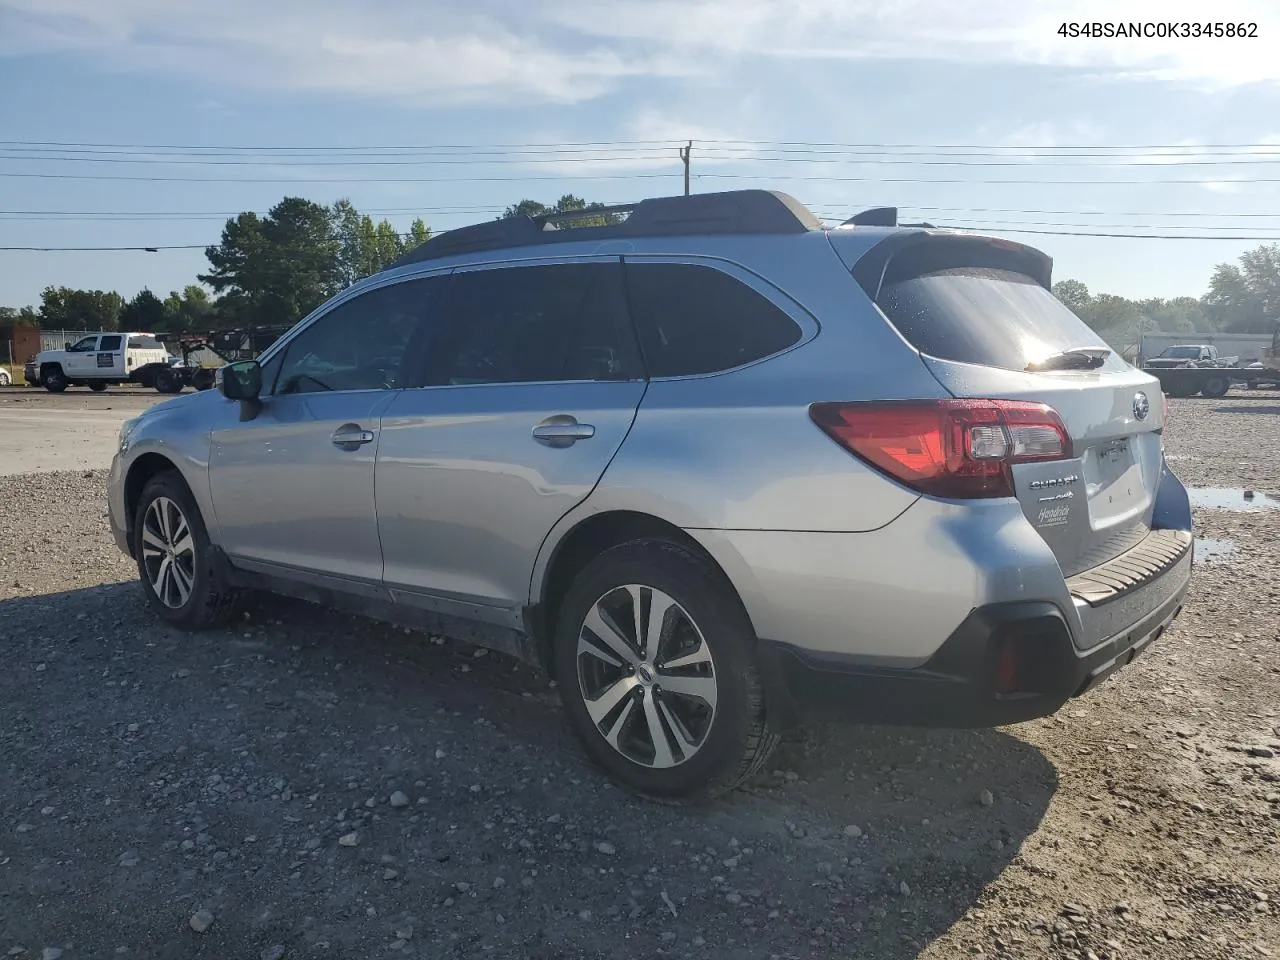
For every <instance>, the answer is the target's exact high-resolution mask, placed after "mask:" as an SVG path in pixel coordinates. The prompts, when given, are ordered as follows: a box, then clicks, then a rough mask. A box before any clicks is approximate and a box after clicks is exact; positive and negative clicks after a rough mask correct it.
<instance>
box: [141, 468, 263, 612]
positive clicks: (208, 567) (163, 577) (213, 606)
mask: <svg viewBox="0 0 1280 960" xmlns="http://www.w3.org/2000/svg"><path fill="white" fill-rule="evenodd" d="M133 553H134V556H135V557H136V558H137V563H138V577H139V579H140V580H141V582H142V593H143V596H144V597H145V598H146V601H147V605H148V606H149V607H151V609H152V610H154V611H155V612H156V613H157V614H159V615H160V616H161V617H163V618H164V619H165V620H167V621H169V623H171V624H173V625H174V626H175V627H181V628H183V629H184V630H204V629H207V628H209V627H216V626H218V625H220V624H222V623H225V622H226V621H227V620H228V619H229V618H230V617H231V616H232V615H233V614H234V613H235V612H236V607H237V605H238V603H239V600H240V596H241V594H240V591H239V590H237V589H236V588H235V587H233V586H232V585H231V583H230V582H229V580H228V570H227V566H226V563H225V562H224V561H221V559H220V556H219V555H218V552H217V551H216V550H215V549H214V547H213V544H212V542H211V541H210V540H209V532H208V530H207V529H206V528H205V525H204V519H203V518H202V517H201V516H200V509H199V508H198V507H197V506H196V503H195V500H194V499H193V498H192V496H191V491H190V490H188V489H187V485H186V483H185V482H184V481H183V479H182V477H181V475H179V474H178V473H177V472H176V471H174V470H167V471H165V472H164V473H160V474H157V475H156V476H154V477H152V478H151V479H150V480H149V481H148V482H147V485H146V486H145V487H143V489H142V496H141V497H139V498H138V509H137V512H136V513H135V514H134V519H133Z"/></svg>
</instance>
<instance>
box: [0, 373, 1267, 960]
mask: <svg viewBox="0 0 1280 960" xmlns="http://www.w3.org/2000/svg"><path fill="white" fill-rule="evenodd" d="M109 399H110V398H109V397H101V398H96V397H95V398H93V400H94V401H101V402H104V403H105V402H108V401H109ZM0 409H4V410H7V408H6V407H0ZM111 412H112V413H115V412H116V411H114V410H113V411H111ZM1168 443H1169V453H1170V455H1171V460H1172V461H1173V464H1174V466H1175V467H1176V468H1177V469H1178V470H1179V471H1180V473H1181V474H1182V475H1183V476H1184V478H1185V479H1186V480H1187V482H1188V483H1192V484H1196V485H1198V486H1222V487H1237V486H1241V485H1247V486H1248V487H1250V488H1251V489H1254V490H1256V491H1257V494H1256V495H1255V496H1254V497H1253V498H1252V499H1251V500H1246V499H1245V498H1244V496H1243V494H1242V493H1239V492H1227V493H1224V494H1221V495H1220V499H1221V500H1222V502H1225V503H1227V504H1228V505H1229V506H1230V507H1231V509H1224V508H1222V507H1215V508H1200V507H1197V509H1196V519H1197V523H1198V524H1199V527H1200V530H1199V532H1200V533H1201V534H1202V535H1203V536H1205V537H1209V538H1212V539H1213V540H1215V541H1219V543H1217V544H1216V546H1217V547H1218V548H1219V549H1220V551H1221V553H1220V554H1219V556H1218V557H1216V558H1215V559H1213V560H1210V561H1208V562H1205V563H1203V564H1202V565H1201V566H1200V567H1199V568H1198V572H1197V578H1196V582H1195V585H1194V587H1193V591H1192V594H1191V597H1190V601H1189V604H1188V606H1187V609H1186V610H1185V612H1184V614H1183V616H1182V617H1181V619H1180V620H1179V621H1178V623H1177V624H1176V626H1175V627H1174V629H1173V630H1172V631H1170V632H1169V633H1168V634H1167V635H1166V636H1165V637H1164V638H1163V639H1162V640H1161V641H1160V642H1159V643H1158V644H1156V645H1155V646H1154V647H1153V648H1152V650H1151V651H1150V652H1149V653H1147V654H1146V655H1144V656H1143V657H1141V658H1140V659H1139V660H1137V661H1136V662H1135V663H1134V664H1133V665H1132V666H1131V667H1130V668H1128V669H1127V670H1125V671H1123V672H1122V673H1120V674H1119V675H1117V676H1116V677H1115V678H1113V679H1112V680H1110V681H1108V682H1107V683H1106V684H1104V685H1103V686H1102V687H1101V688H1100V689H1099V690H1097V691H1096V692H1095V693H1093V694H1091V695H1089V696H1088V697H1086V698H1084V699H1082V700H1079V701H1076V702H1073V703H1072V704H1070V705H1069V706H1068V708H1067V709H1066V710H1065V711H1064V712H1062V713H1061V714H1060V715H1058V716H1056V717H1053V718H1049V719H1046V720H1042V721H1036V722H1033V723H1028V724H1024V725H1020V726H1017V727H1012V728H1006V729H1002V730H995V731H965V732H949V731H935V732H927V731H907V730H889V729H883V728H873V727H856V726H838V727H833V728H828V729H825V730H822V731H818V732H815V733H812V734H809V735H806V736H804V737H799V738H796V739H794V740H793V741H792V742H789V743H787V744H785V745H784V747H783V748H782V750H781V751H780V753H779V754H778V755H777V757H776V759H775V762H774V763H773V764H772V766H773V768H774V769H772V770H771V771H770V772H769V774H768V775H767V776H766V777H765V778H764V780H763V781H762V782H760V783H757V784H755V785H753V786H752V787H751V788H750V789H748V790H744V791H741V792H739V793H737V794H735V795H733V796H731V797H729V798H727V799H725V800H723V801H720V802H717V803H716V804H714V805H711V806H709V807H705V808H699V809H692V810H689V809H672V808H667V807H662V806H657V805H654V804H650V803H646V802H642V801H638V800H635V799H633V798H631V797H630V796H628V795H626V794H624V793H622V792H620V791H618V790H616V789H613V788H611V787H609V786H608V785H607V784H606V783H605V782H604V780H603V779H602V778H601V777H600V776H599V775H598V774H597V773H596V771H594V770H593V769H592V768H590V767H589V766H588V765H587V764H586V763H585V762H584V760H583V759H582V756H581V754H580V753H579V751H578V750H577V748H576V747H575V745H574V744H573V743H572V741H571V739H570V736H569V734H568V731H567V728H566V726H565V723H564V721H563V719H562V717H561V715H560V711H559V708H558V703H557V701H556V698H555V691H554V690H551V689H549V688H548V686H547V684H546V681H545V680H544V679H541V678H539V677H537V676H535V675H534V674H532V673H530V672H529V671H527V670H525V669H523V668H519V667H517V666H515V665H513V664H512V663H509V662H507V661H505V660H504V659H503V658H501V657H499V656H496V655H488V656H480V655H478V653H477V652H476V651H475V650H474V649H473V648H470V647H467V646H465V645H462V644H455V643H443V642H441V643H437V642H434V641H432V640H429V639H428V638H424V637H421V636H419V635H416V634H415V635H406V634H405V633H403V632H401V631H396V630H392V629H388V628H385V627H382V626H379V625H377V624H372V623H368V622H364V621H361V620H358V619H353V618H348V617H339V616H334V615H332V614H329V613H326V612H324V611H321V610H319V609H317V608H313V607H310V606H307V605H305V604H300V603H292V602H286V601H283V600H271V599H265V600H262V601H260V602H258V603H257V604H256V605H255V606H254V607H253V608H252V609H251V611H250V614H249V616H248V617H247V618H246V619H245V620H244V621H243V622H241V623H238V624H237V625H236V626H235V627H234V629H230V630H222V631H218V632H214V633H209V634H204V635H198V636H191V635H187V634H182V633H178V632H175V631H173V630H170V629H167V628H165V627H162V626H160V625H159V623H158V622H157V621H156V620H155V619H154V618H152V617H151V616H149V615H148V614H147V613H146V612H145V611H144V610H143V609H142V606H141V602H140V599H139V595H138V590H137V588H136V585H135V583H134V579H135V576H136V574H135V571H134V569H133V567H132V565H131V564H130V563H129V562H128V561H127V560H125V559H124V558H123V557H120V556H119V555H118V554H117V553H116V551H115V549H114V547H113V546H112V545H111V543H110V538H109V536H108V534H107V531H106V527H105V520H104V518H103V484H104V476H103V474H102V473H101V472H100V471H89V472H85V471H78V472H75V473H58V474H45V475H32V474H21V475H13V476H7V477H0V638H2V639H3V643H4V649H5V654H6V656H5V669H4V671H3V672H2V673H0V952H4V951H8V952H9V953H10V954H11V955H12V956H14V957H23V958H33V957H42V956H43V957H53V956H54V955H55V954H54V953H53V952H51V951H61V957H63V958H64V960H78V958H81V957H95V958H97V957H112V956H118V957H140V958H141V957H145V958H169V957H172V958H188V957H209V958H219V960H221V958H232V957H236V958H258V957H267V958H272V960H279V958H281V957H299V958H301V957H308V958H310V957H316V958H321V957H325V958H368V957H382V956H388V957H432V958H436V957H494V958H506V957H513V958H516V957H534V958H546V960H550V958H588V957H590V958H595V957H600V958H604V957H608V958H617V957H639V956H646V957H648V956H671V957H694V958H703V957H725V958H728V957H734V958H744V957H745V958H757V957H758V958H769V957H824V958H825V957H831V958H837V957H838V958H854V957H856V958H860V960H862V958H887V960H906V958H916V957H921V958H926V960H942V958H954V957H970V956H987V957H1025V958H1038V957H1054V958H1086V960H1088V958H1099V960H1101V958H1110V960H1127V958H1130V957H1150V958H1160V960H1186V958H1195V957H1205V958H1223V960H1227V958H1230V960H1239V958H1250V957H1266V956H1273V957H1280V918H1278V917H1277V915H1276V910H1277V909H1278V908H1277V906H1276V904H1277V901H1280V760H1277V759H1276V755H1278V754H1280V563H1277V548H1276V546H1275V545H1276V543H1277V542H1280V509H1270V506H1272V504H1271V501H1269V500H1268V499H1267V498H1266V497H1265V496H1263V494H1264V493H1266V492H1270V493H1273V494H1280V396H1277V395H1275V394H1261V393H1249V394H1243V393H1242V394H1238V395H1232V396H1230V397H1227V398H1224V399H1222V400H1216V401H1205V400H1187V401H1174V402H1173V421H1172V424H1171V427H1170V430H1169V438H1168ZM197 928H199V930H202V931H203V932H197Z"/></svg>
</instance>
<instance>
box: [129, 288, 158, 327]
mask: <svg viewBox="0 0 1280 960" xmlns="http://www.w3.org/2000/svg"><path fill="white" fill-rule="evenodd" d="M165 320H166V316H165V310H164V303H163V301H161V299H160V298H159V297H157V296H156V295H155V294H154V293H152V292H151V291H150V290H148V289H147V288H146V287H143V288H142V289H141V290H139V291H138V294H137V296H135V297H134V298H133V299H132V300H130V301H129V302H128V303H126V304H125V305H124V309H123V310H121V311H120V326H121V328H122V329H125V330H143V331H146V332H148V333H149V332H152V331H155V330H163V329H164V326H165Z"/></svg>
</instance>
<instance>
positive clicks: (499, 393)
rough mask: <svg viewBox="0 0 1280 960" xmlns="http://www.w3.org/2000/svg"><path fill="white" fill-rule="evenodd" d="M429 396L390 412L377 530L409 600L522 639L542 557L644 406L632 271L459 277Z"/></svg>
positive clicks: (430, 355) (426, 377)
mask: <svg viewBox="0 0 1280 960" xmlns="http://www.w3.org/2000/svg"><path fill="white" fill-rule="evenodd" d="M422 342H423V349H424V351H425V355H424V356H423V357H422V359H421V363H422V375H421V383H422V386H421V387H419V388H416V389H406V390H404V391H403V392H401V393H400V394H398V395H397V396H396V398H395V400H394V401H393V402H392V403H391V404H390V406H389V407H388V408H387V410H386V411H385V412H384V414H383V419H382V437H381V441H380V445H379V447H378V463H377V491H378V492H377V506H378V529H379V533H380V536H381V539H382V548H383V558H384V565H385V580H386V584H387V587H388V589H389V590H390V591H391V593H392V595H393V596H394V597H395V599H396V600H397V601H399V602H403V603H409V604H414V605H418V606H421V607H425V608H427V609H430V610H434V611H436V612H439V613H444V614H453V615H457V616H464V617H468V618H470V619H473V620H482V621H487V622H490V623H494V624H497V625H501V626H507V627H516V628H518V627H519V626H520V625H521V609H522V607H523V605H524V604H525V603H526V602H527V600H528V596H529V582H530V579H531V576H532V571H533V564H534V561H535V559H536V557H537V554H538V548H539V547H540V546H541V544H542V542H543V540H544V539H545V537H546V536H547V534H548V532H549V531H550V530H551V528H552V527H553V526H554V525H555V523H556V521H557V520H559V519H560V518H561V517H563V516H564V515H565V514H566V513H567V512H568V511H569V510H570V509H571V508H573V507H574V506H575V505H576V504H578V503H580V502H581V501H582V500H583V499H584V498H586V497H587V495H588V494H590V493H591V491H592V489H593V488H594V487H595V486H596V483H597V482H598V481H599V479H600V477H601V475H602V474H603V473H604V470H605V468H606V467H607V466H608V465H609V461H610V460H611V459H612V458H613V456H614V454H615V453H616V452H617V450H618V448H619V446H620V445H621V444H622V441H623V438H625V437H626V435H627V431H628V430H630V429H631V424H632V422H633V420H634V419H635V413H636V408H637V407H638V406H639V404H640V400H641V398H642V397H643V396H644V392H645V385H646V384H645V380H644V378H643V374H642V372H641V368H640V364H639V360H638V349H637V345H636V341H635V336H634V333H633V332H632V330H631V328H630V322H629V320H628V318H627V316H626V306H625V296H624V293H623V287H622V274H621V264H620V262H619V261H618V260H617V258H612V259H599V258H595V259H592V258H587V259H572V260H565V261H561V262H556V263H543V264H540V265H536V266H535V265H514V266H501V267H490V268H476V269H467V270H462V269H460V270H458V271H456V272H455V273H454V274H453V277H452V279H451V282H450V291H449V297H448V299H447V300H446V303H445V307H444V310H443V317H442V318H441V322H440V325H439V327H438V329H437V331H436V333H435V335H434V336H433V337H432V338H431V339H430V340H425V339H424V340H423V341H422Z"/></svg>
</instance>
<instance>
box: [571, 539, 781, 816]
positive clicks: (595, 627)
mask: <svg viewBox="0 0 1280 960" xmlns="http://www.w3.org/2000/svg"><path fill="white" fill-rule="evenodd" d="M554 644H555V649H554V656H555V670H556V677H557V680H558V685H559V689H560V695H561V699H562V700H563V701H564V705H565V709H566V711H567V712H568V715H569V722H570V725H571V726H572V728H573V731H574V733H575V734H576V735H577V736H578V738H579V739H580V740H581V741H582V744H583V746H584V747H585V749H586V751H587V753H588V754H589V755H590V756H591V758H592V759H593V760H595V761H596V763H598V764H599V765H600V766H601V767H603V768H604V770H605V772H606V773H608V774H609V775H610V776H611V777H612V778H613V779H615V780H617V781H618V782H620V783H621V784H623V785H624V786H626V787H628V788H630V789H632V790H634V791H636V792H638V793H641V794H644V795H645V796H649V797H654V798H657V799H662V800H668V801H690V800H697V799H702V798H706V797H712V796H716V795H718V794H721V793H725V792H727V791H728V790H731V789H733V788H734V787H736V786H737V785H738V784H740V783H742V782H743V781H744V780H746V779H747V778H749V777H750V776H752V775H753V774H755V773H756V772H757V771H758V770H759V769H760V767H761V766H763V765H764V762H765V761H766V760H767V759H768V756H769V754H770V753H771V752H772V750H773V748H774V747H775V746H776V745H777V737H776V736H775V735H773V734H771V733H770V732H769V731H768V729H767V727H766V725H765V717H764V696H763V692H762V689H761V684H760V679H759V674H758V670H757V666H756V660H755V653H754V646H755V636H754V633H753V631H752V628H751V624H750V622H749V621H748V619H747V616H746V613H745V612H744V611H743V609H742V606H741V604H740V603H739V601H738V599H737V597H736V596H735V595H734V593H733V591H732V589H731V588H730V587H729V585H728V584H727V583H726V582H725V581H724V579H723V577H722V576H721V575H720V574H719V573H718V571H716V570H714V569H713V568H712V567H711V566H710V565H709V564H708V563H706V562H705V561H704V560H702V559H701V558H700V557H698V556H697V555H696V554H695V553H693V552H692V551H690V550H688V549H686V548H685V547H683V546H679V545H677V544H675V543H671V542H667V541H663V540H640V541H633V542H630V543H624V544H622V545H620V546H617V547H613V548H612V549H609V550H606V551H605V552H604V553H602V554H600V555H599V556H598V557H596V558H595V559H594V560H592V561H591V562H590V563H589V564H587V566H586V568H585V569H584V570H583V571H582V572H581V573H580V574H579V575H578V576H577V578H576V579H575V580H574V582H573V585H572V586H571V587H570V588H569V592H568V594H567V595H566V596H565V598H564V602H563V603H562V604H561V607H560V612H559V616H558V618H557V628H556V635H555V638H554Z"/></svg>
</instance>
